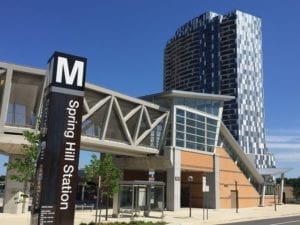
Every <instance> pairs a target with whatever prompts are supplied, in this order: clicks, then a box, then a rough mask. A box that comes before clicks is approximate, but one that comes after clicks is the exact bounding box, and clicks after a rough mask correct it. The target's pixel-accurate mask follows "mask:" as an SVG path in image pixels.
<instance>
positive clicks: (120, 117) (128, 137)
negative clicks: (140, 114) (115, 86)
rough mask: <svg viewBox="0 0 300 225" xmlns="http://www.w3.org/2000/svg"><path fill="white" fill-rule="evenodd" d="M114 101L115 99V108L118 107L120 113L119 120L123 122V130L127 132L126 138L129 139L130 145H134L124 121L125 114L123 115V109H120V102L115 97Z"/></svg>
mask: <svg viewBox="0 0 300 225" xmlns="http://www.w3.org/2000/svg"><path fill="white" fill-rule="evenodd" d="M113 99H114V104H115V107H116V109H117V112H118V113H117V114H118V116H119V119H120V121H121V126H122V128H123V130H124V131H125V135H126V137H127V140H128V141H129V143H130V144H131V145H132V138H131V135H130V132H129V130H128V127H127V125H126V122H125V121H124V117H123V113H122V110H121V108H120V105H119V102H118V100H117V98H116V97H114V98H113Z"/></svg>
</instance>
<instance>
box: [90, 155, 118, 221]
mask: <svg viewBox="0 0 300 225" xmlns="http://www.w3.org/2000/svg"><path fill="white" fill-rule="evenodd" d="M84 172H85V176H86V179H87V180H88V181H93V182H95V183H96V184H97V183H98V180H99V176H101V193H102V194H101V196H102V195H104V196H105V197H106V214H105V220H107V214H108V201H109V198H112V197H113V195H114V194H115V193H117V192H118V191H119V180H120V178H121V175H122V173H121V171H120V170H119V169H118V168H117V167H115V166H114V164H113V162H112V156H111V155H110V154H105V155H104V156H103V157H101V159H97V156H96V155H94V154H93V155H92V159H91V161H90V164H89V165H87V166H86V167H85V170H84Z"/></svg>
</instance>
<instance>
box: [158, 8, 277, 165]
mask: <svg viewBox="0 0 300 225" xmlns="http://www.w3.org/2000/svg"><path fill="white" fill-rule="evenodd" d="M173 89H176V90H184V91H195V92H201V93H210V94H222V95H230V96H234V97H235V99H234V100H231V101H228V102H225V103H224V111H223V122H224V124H225V125H226V127H227V128H228V129H229V130H230V132H231V133H232V135H233V136H234V137H235V139H236V140H237V141H238V143H239V144H240V146H241V147H242V148H243V150H244V151H245V153H247V154H249V156H250V158H251V159H252V160H253V161H254V163H255V164H256V167H257V168H269V167H275V162H274V158H273V155H272V154H270V153H268V150H267V148H266V144H265V130H264V96H263V74H262V34H261V19H260V18H258V17H255V16H253V15H250V14H247V13H243V12H241V11H234V12H231V13H228V14H226V15H219V14H216V13H212V12H207V13H205V14H203V15H200V16H199V17H196V18H194V19H193V20H191V21H189V22H187V23H186V24H184V25H183V26H181V27H180V28H179V29H178V30H177V31H176V33H175V36H174V37H173V38H171V39H170V40H169V41H168V43H167V45H166V48H165V52H164V91H168V90H173Z"/></svg>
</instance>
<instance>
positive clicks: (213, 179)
mask: <svg viewBox="0 0 300 225" xmlns="http://www.w3.org/2000/svg"><path fill="white" fill-rule="evenodd" d="M213 157H214V172H213V173H208V174H207V184H208V185H209V192H208V193H206V196H207V198H208V199H209V201H208V207H209V208H212V209H219V208H220V167H219V156H218V155H216V154H215V155H214V156H213Z"/></svg>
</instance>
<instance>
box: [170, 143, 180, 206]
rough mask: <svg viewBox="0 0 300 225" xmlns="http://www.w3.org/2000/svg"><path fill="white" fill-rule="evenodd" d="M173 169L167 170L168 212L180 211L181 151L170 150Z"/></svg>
mask: <svg viewBox="0 0 300 225" xmlns="http://www.w3.org/2000/svg"><path fill="white" fill-rule="evenodd" d="M170 157H171V160H172V164H173V167H172V168H170V169H168V170H167V210H172V211H175V210H178V209H180V192H181V189H180V188H181V181H180V180H181V151H179V150H176V149H175V148H173V149H170Z"/></svg>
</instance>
